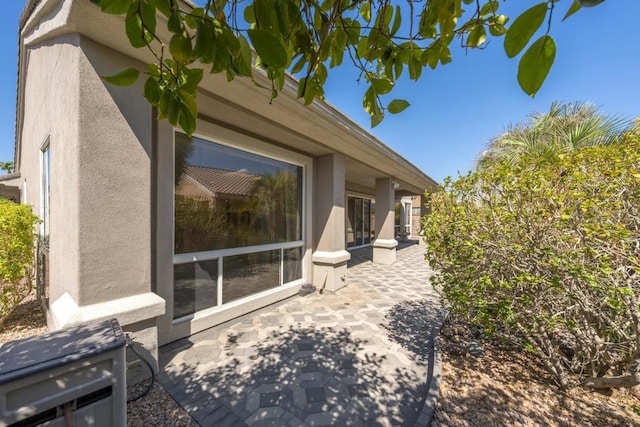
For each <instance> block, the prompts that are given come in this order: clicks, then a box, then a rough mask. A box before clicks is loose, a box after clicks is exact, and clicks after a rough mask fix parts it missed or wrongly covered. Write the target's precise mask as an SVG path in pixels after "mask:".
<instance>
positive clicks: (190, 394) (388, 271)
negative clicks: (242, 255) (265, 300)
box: [158, 243, 441, 426]
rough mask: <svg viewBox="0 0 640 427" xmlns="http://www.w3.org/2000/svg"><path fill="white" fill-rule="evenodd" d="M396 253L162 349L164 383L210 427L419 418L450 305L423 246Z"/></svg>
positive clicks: (410, 421) (362, 253)
mask: <svg viewBox="0 0 640 427" xmlns="http://www.w3.org/2000/svg"><path fill="white" fill-rule="evenodd" d="M397 255H398V257H397V259H398V260H397V262H396V263H395V264H393V265H391V266H384V265H378V264H373V263H372V262H371V261H370V259H371V249H370V248H365V249H359V250H355V251H353V252H352V259H351V261H350V262H349V269H348V277H347V283H348V285H347V286H346V287H344V288H343V289H341V290H339V291H338V292H335V293H329V292H325V293H323V294H319V293H318V292H317V291H316V292H315V293H313V294H311V295H307V296H304V297H299V296H296V297H293V298H290V299H288V300H285V301H283V302H280V303H277V304H274V305H271V306H269V307H265V308H263V309H261V310H258V311H256V312H253V313H250V314H248V315H245V316H242V317H240V318H238V319H235V320H232V321H230V322H227V323H225V324H222V325H219V326H216V327H214V328H211V329H208V330H206V331H203V332H201V333H198V334H195V335H192V336H191V337H189V338H186V339H182V340H180V341H176V342H174V343H171V344H168V345H166V346H164V347H162V348H161V349H160V364H161V370H162V372H161V373H160V375H159V376H158V380H159V382H160V383H161V384H162V385H163V386H164V387H165V389H167V391H168V392H169V393H170V394H171V395H172V396H173V397H174V398H175V399H176V401H177V402H178V403H179V404H180V405H181V406H182V407H184V408H185V409H186V410H187V411H188V412H189V413H190V414H191V415H192V416H193V418H194V419H195V420H196V421H197V422H198V423H200V424H201V425H203V426H231V425H233V426H235V425H238V426H241V425H256V426H270V425H273V426H284V425H291V426H319V425H354V426H358V425H383V426H387V425H414V424H415V423H416V420H417V419H418V417H419V415H420V412H421V410H422V407H423V403H424V400H425V396H426V394H427V387H426V379H427V369H428V362H429V357H430V356H431V348H432V345H433V343H432V331H433V330H434V328H437V326H438V325H439V322H440V316H441V311H440V309H439V304H438V298H437V296H436V295H435V293H434V292H433V290H432V289H431V286H430V285H429V276H430V273H431V272H430V270H429V267H428V265H427V264H426V262H425V261H424V246H423V245H422V244H416V243H412V244H411V243H410V244H406V243H405V244H401V245H400V246H399V247H398V252H397Z"/></svg>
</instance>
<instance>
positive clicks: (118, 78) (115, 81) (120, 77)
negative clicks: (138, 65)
mask: <svg viewBox="0 0 640 427" xmlns="http://www.w3.org/2000/svg"><path fill="white" fill-rule="evenodd" d="M139 75H140V71H138V70H136V69H135V68H132V67H129V68H125V69H124V70H122V71H119V72H117V73H115V74H112V75H110V76H100V78H101V79H102V80H104V81H105V82H107V83H111V84H112V85H116V86H131V85H132V84H134V83H135V82H136V80H138V76H139Z"/></svg>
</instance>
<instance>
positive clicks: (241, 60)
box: [236, 35, 252, 77]
mask: <svg viewBox="0 0 640 427" xmlns="http://www.w3.org/2000/svg"><path fill="white" fill-rule="evenodd" d="M238 41H239V42H240V55H239V56H238V59H237V61H236V68H237V69H238V72H239V73H240V74H242V75H243V76H247V77H251V75H252V69H251V46H249V42H248V41H247V39H245V38H244V37H243V36H242V35H238Z"/></svg>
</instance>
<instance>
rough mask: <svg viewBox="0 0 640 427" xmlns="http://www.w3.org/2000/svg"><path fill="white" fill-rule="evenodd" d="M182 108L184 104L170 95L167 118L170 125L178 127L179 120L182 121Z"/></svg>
mask: <svg viewBox="0 0 640 427" xmlns="http://www.w3.org/2000/svg"><path fill="white" fill-rule="evenodd" d="M181 106H182V103H181V102H180V100H179V99H177V98H176V97H175V95H174V94H173V93H170V96H169V105H168V111H167V118H168V119H169V123H171V124H172V125H174V126H178V120H179V119H180V107H181Z"/></svg>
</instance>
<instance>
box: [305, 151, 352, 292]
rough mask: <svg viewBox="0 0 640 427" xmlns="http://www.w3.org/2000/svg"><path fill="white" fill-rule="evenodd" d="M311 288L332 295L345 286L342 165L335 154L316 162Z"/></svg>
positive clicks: (346, 258)
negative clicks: (312, 285)
mask: <svg viewBox="0 0 640 427" xmlns="http://www.w3.org/2000/svg"><path fill="white" fill-rule="evenodd" d="M315 183H316V185H315V188H314V195H315V207H314V218H313V223H314V237H315V240H314V251H313V284H314V285H315V286H316V287H317V288H318V289H321V288H324V289H325V290H328V291H336V290H338V289H340V288H342V287H343V286H345V285H346V284H347V282H346V276H347V261H348V260H349V259H350V258H351V254H350V253H349V252H347V251H346V250H345V209H344V204H345V191H344V188H345V161H344V157H342V156H340V155H338V154H328V155H326V156H322V157H319V158H317V159H316V165H315Z"/></svg>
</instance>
